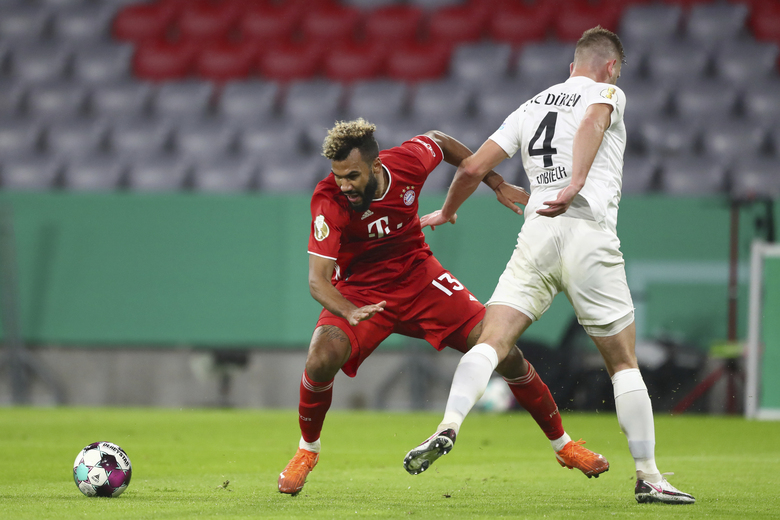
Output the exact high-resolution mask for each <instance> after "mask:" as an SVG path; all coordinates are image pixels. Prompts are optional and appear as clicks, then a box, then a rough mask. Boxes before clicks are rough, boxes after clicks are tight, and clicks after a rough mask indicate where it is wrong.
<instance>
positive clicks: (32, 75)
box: [9, 43, 72, 84]
mask: <svg viewBox="0 0 780 520" xmlns="http://www.w3.org/2000/svg"><path fill="white" fill-rule="evenodd" d="M9 54H10V59H11V74H10V76H11V77H12V78H14V79H17V80H19V81H22V82H25V83H28V84H29V83H42V82H48V81H57V80H61V79H63V78H64V77H65V74H66V72H67V70H68V67H69V66H70V61H71V57H72V52H71V49H70V47H69V46H68V45H61V44H52V43H33V44H30V45H24V46H20V47H16V48H12V49H11V50H10V52H9Z"/></svg>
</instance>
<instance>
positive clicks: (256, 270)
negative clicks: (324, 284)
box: [0, 192, 754, 347]
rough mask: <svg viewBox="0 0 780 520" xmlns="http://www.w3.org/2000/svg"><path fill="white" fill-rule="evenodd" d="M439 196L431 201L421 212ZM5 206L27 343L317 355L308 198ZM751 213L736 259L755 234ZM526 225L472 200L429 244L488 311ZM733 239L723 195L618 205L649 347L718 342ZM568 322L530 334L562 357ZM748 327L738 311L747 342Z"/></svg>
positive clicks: (563, 304)
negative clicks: (309, 349)
mask: <svg viewBox="0 0 780 520" xmlns="http://www.w3.org/2000/svg"><path fill="white" fill-rule="evenodd" d="M442 200H443V197H442V196H440V195H436V196H425V194H424V193H423V197H422V199H421V212H428V211H431V210H433V209H436V208H438V207H439V205H440V204H441V202H442ZM0 202H2V203H3V204H10V205H11V207H12V208H13V213H14V220H15V232H16V246H17V256H18V270H19V278H20V294H21V295H20V299H21V311H22V312H21V321H22V323H21V325H22V331H23V335H24V338H25V339H26V340H27V341H30V342H37V343H56V344H64V345H79V346H80V345H105V344H118V345H122V346H127V345H149V344H154V345H163V346H179V345H209V346H261V347H262V346H291V347H292V346H302V345H306V344H307V343H308V340H309V337H310V335H311V331H312V328H313V325H314V322H315V320H316V317H317V314H318V312H319V306H318V305H317V304H316V302H314V301H313V300H312V299H311V297H310V296H309V291H308V285H307V279H306V277H307V265H308V255H307V254H306V246H307V240H308V234H309V223H310V216H309V206H308V203H309V196H308V195H300V196H297V195H296V196H286V197H272V196H264V195H237V196H235V195H231V196H214V195H201V194H187V193H182V194H170V195H138V194H127V193H119V194H117V193H111V194H84V193H75V194H71V193H62V192H59V193H43V194H41V193H29V194H28V193H2V194H0ZM749 212H750V210H745V211H743V214H744V215H743V219H742V227H741V229H742V233H741V240H740V244H741V247H740V249H741V251H743V257H745V254H746V252H747V251H748V247H747V245H748V243H749V241H750V240H751V239H752V237H753V235H754V230H753V228H754V226H753V220H752V218H745V216H747V217H750V216H751V215H752V214H749ZM521 222H522V218H520V217H516V216H514V215H512V214H511V213H510V212H509V211H508V210H506V209H505V208H503V207H502V206H500V205H499V204H498V203H497V202H496V201H495V200H494V199H493V198H492V196H490V195H488V196H483V197H480V196H475V197H474V198H473V199H471V200H470V201H468V202H467V203H466V205H465V206H464V207H463V208H462V211H461V212H460V213H459V220H458V223H457V225H455V226H444V227H441V228H438V229H437V230H436V231H434V232H431V231H430V230H428V231H427V235H428V237H429V243H430V244H431V247H432V249H433V250H434V252H435V253H436V255H437V256H438V257H439V259H440V260H441V261H442V263H443V264H444V266H445V267H447V268H448V269H450V270H451V271H452V272H453V274H454V275H455V276H456V277H457V278H459V279H460V281H461V282H463V283H464V284H466V286H467V287H469V288H470V289H471V290H472V292H474V293H475V295H476V296H477V297H478V298H480V299H481V300H483V301H484V300H486V299H487V298H489V296H490V294H491V292H492V290H493V287H494V285H495V282H496V280H497V279H498V276H499V274H500V273H501V271H502V270H503V267H504V265H505V263H506V261H507V260H508V258H509V256H510V254H511V252H512V249H513V247H514V243H515V237H516V233H517V231H518V230H519V228H520V225H521ZM728 233H729V210H728V206H727V205H726V204H725V202H723V201H722V200H720V199H707V198H705V199H680V198H675V199H669V198H663V197H642V198H629V199H625V200H624V201H623V203H622V204H621V210H620V220H619V234H620V236H621V239H622V242H623V252H624V254H625V257H626V261H627V266H628V275H629V285H630V286H631V288H632V292H633V295H634V298H635V303H636V305H637V323H638V327H639V333H640V336H646V337H652V336H657V335H659V334H671V335H674V336H675V337H677V338H678V339H682V340H685V341H688V342H691V343H693V344H696V345H699V346H702V347H706V346H708V345H709V344H710V343H711V342H712V341H715V340H718V339H722V338H724V337H725V335H726V321H727V320H726V309H727V290H726V280H727V272H728V251H729V249H728V244H729V235H728ZM744 259H746V258H743V260H744ZM746 281H747V280H746V271H744V270H743V280H742V282H743V287H744V282H746ZM741 295H742V298H741V302H740V303H741V305H740V307H741V308H745V307H746V297H745V291H744V290H742V291H741ZM570 318H571V310H570V307H569V305H568V302H567V301H566V299H565V296H563V295H561V296H559V297H558V298H557V299H556V302H555V304H554V305H553V308H552V309H551V310H550V312H549V313H548V314H547V315H545V317H544V318H543V319H542V320H540V322H539V323H537V324H534V325H533V326H532V327H531V329H530V330H529V333H528V337H530V338H535V339H539V340H542V341H545V342H548V343H550V344H553V345H554V344H555V343H556V342H557V341H558V339H559V338H560V335H561V333H562V332H563V329H564V327H565V325H566V324H567V323H568V321H569V319H570ZM744 322H745V319H744V313H743V315H742V316H741V318H740V330H741V331H742V330H744ZM390 343H391V345H392V344H398V343H399V341H398V340H396V341H395V342H392V341H391V342H390Z"/></svg>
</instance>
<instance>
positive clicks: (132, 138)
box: [110, 118, 172, 157]
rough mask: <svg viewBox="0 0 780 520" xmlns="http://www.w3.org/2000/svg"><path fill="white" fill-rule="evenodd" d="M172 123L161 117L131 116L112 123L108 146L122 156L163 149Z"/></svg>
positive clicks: (157, 151)
mask: <svg viewBox="0 0 780 520" xmlns="http://www.w3.org/2000/svg"><path fill="white" fill-rule="evenodd" d="M171 134H172V124H171V123H170V122H169V121H165V120H162V119H146V118H131V119H121V120H118V121H116V122H115V123H113V126H112V128H111V133H110V147H111V148H112V149H113V150H114V152H116V153H117V154H119V155H120V156H122V157H140V156H144V155H148V154H157V153H159V152H161V151H163V150H165V149H166V148H167V147H168V145H169V143H170V139H171Z"/></svg>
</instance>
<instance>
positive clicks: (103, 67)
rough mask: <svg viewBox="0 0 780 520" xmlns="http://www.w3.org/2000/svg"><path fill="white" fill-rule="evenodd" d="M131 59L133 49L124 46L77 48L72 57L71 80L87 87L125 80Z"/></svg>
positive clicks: (127, 77) (128, 75)
mask: <svg viewBox="0 0 780 520" xmlns="http://www.w3.org/2000/svg"><path fill="white" fill-rule="evenodd" d="M132 57H133V48H132V46H130V45H126V44H125V45H113V44H108V43H105V44H101V45H100V46H79V47H77V48H76V49H75V53H74V57H73V78H74V80H77V81H80V82H83V83H86V84H88V85H102V84H106V83H114V82H116V81H123V80H127V79H129V78H130V62H131V60H132Z"/></svg>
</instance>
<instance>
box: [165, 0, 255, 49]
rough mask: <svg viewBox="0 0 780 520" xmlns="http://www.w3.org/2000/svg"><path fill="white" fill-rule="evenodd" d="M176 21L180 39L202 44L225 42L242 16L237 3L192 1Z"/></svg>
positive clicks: (184, 6)
mask: <svg viewBox="0 0 780 520" xmlns="http://www.w3.org/2000/svg"><path fill="white" fill-rule="evenodd" d="M182 5H183V9H182V11H181V13H180V14H179V16H178V19H177V21H176V28H177V29H178V32H179V37H181V38H184V39H193V40H197V41H200V42H204V41H214V40H223V39H225V38H226V37H227V35H228V32H229V31H230V30H231V29H233V28H234V26H235V24H236V22H237V20H238V17H239V16H240V15H241V10H240V6H239V4H238V3H236V2H210V1H208V0H190V1H189V2H186V3H183V4H182Z"/></svg>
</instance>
